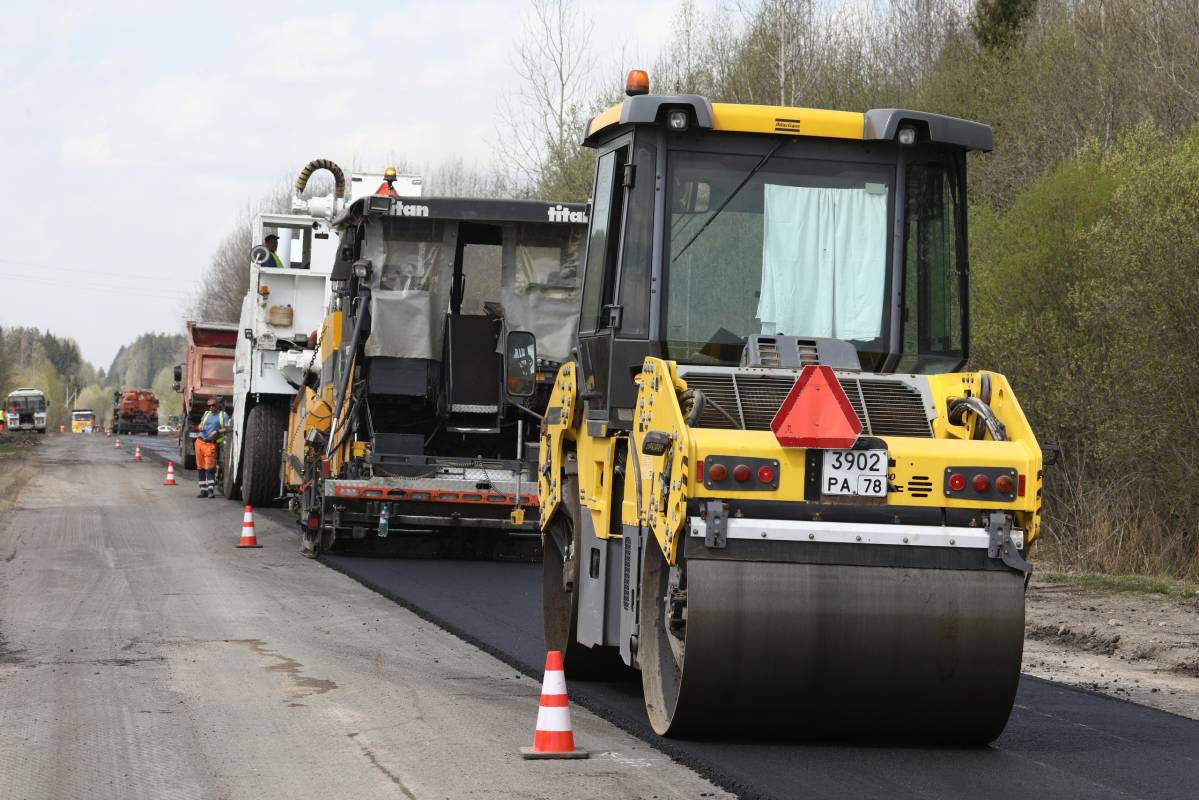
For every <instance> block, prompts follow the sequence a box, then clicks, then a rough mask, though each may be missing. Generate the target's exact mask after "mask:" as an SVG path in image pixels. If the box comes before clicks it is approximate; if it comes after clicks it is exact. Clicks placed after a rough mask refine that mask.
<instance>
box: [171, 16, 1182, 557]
mask: <svg viewBox="0 0 1199 800" xmlns="http://www.w3.org/2000/svg"><path fill="white" fill-rule="evenodd" d="M591 13H592V12H591V11H590V10H589V7H588V6H586V5H585V4H583V3H581V2H578V0H530V2H529V5H528V10H527V13H526V14H525V15H524V22H523V27H522V28H521V29H520V31H519V33H518V34H517V35H516V36H515V37H514V38H513V40H512V43H511V55H512V63H513V65H514V67H515V71H516V73H517V75H518V77H519V82H518V83H516V84H515V85H512V86H508V87H506V88H505V91H504V93H503V98H502V100H501V102H500V108H499V109H497V111H498V113H497V117H498V118H499V119H500V120H501V122H500V123H499V124H498V125H497V131H496V136H495V140H494V142H493V158H492V159H491V160H490V161H489V162H488V165H487V166H486V167H485V168H465V167H463V165H461V164H458V165H457V170H456V172H455V173H454V176H453V180H447V181H445V182H444V183H443V185H436V182H435V181H430V184H431V185H430V186H429V187H428V190H429V193H431V194H463V195H470V194H473V195H508V196H536V197H542V198H545V199H554V200H584V199H586V198H587V196H588V195H589V193H590V189H591V181H592V174H593V166H594V154H593V153H592V152H591V151H589V150H587V149H585V148H582V147H581V146H580V145H579V139H580V133H581V131H582V127H583V125H584V123H585V122H586V120H587V119H588V118H589V117H590V116H592V115H594V114H595V113H597V112H598V111H600V110H602V109H603V108H604V107H606V106H608V105H610V104H612V103H614V102H619V100H620V99H621V89H622V88H623V76H624V73H625V71H626V70H627V69H629V68H631V67H646V66H647V65H648V67H649V71H650V76H651V85H652V87H653V90H654V91H655V92H658V93H695V94H700V95H704V96H706V97H708V98H709V99H711V100H713V101H729V102H739V103H762V104H781V105H796V106H808V107H816V108H831V109H843V110H854V111H863V110H866V109H870V108H888V107H900V108H903V107H907V108H916V109H920V110H926V111H933V112H939V113H944V114H950V115H954V116H960V117H965V118H969V119H975V120H979V121H982V122H986V123H988V124H990V125H991V126H993V128H994V131H995V149H994V152H992V153H989V154H973V155H971V157H970V161H969V169H970V181H971V195H970V221H971V229H970V230H971V257H972V262H971V270H972V277H971V285H972V289H971V309H972V323H973V334H972V342H973V357H972V364H971V366H972V367H974V368H984V369H993V370H996V371H999V372H1003V373H1005V374H1006V375H1008V376H1009V378H1010V380H1011V382H1012V384H1013V386H1014V388H1015V389H1016V391H1017V393H1018V395H1019V397H1020V398H1021V402H1022V404H1023V406H1024V408H1025V410H1026V412H1027V413H1028V415H1029V417H1030V419H1031V421H1032V423H1033V426H1034V428H1035V429H1036V431H1037V433H1038V435H1039V437H1040V438H1041V440H1042V441H1046V442H1052V443H1055V444H1057V445H1059V446H1060V447H1061V448H1062V451H1063V457H1062V459H1061V460H1060V462H1059V464H1058V466H1057V467H1055V468H1053V469H1052V470H1051V471H1050V472H1049V478H1048V487H1047V492H1046V500H1045V511H1046V520H1047V526H1046V534H1047V535H1046V539H1045V542H1044V545H1043V548H1042V552H1041V554H1040V555H1041V557H1045V556H1050V557H1051V558H1052V559H1055V560H1059V561H1061V562H1063V563H1064V564H1065V565H1067V566H1073V567H1078V568H1085V569H1096V570H1104V571H1137V572H1157V573H1169V574H1176V575H1187V576H1191V577H1194V576H1196V575H1199V522H1196V520H1199V488H1196V486H1197V485H1199V484H1197V482H1196V480H1195V478H1196V473H1197V472H1199V444H1197V443H1199V437H1197V436H1195V435H1194V433H1195V428H1196V425H1197V424H1199V423H1197V420H1199V414H1197V413H1196V412H1197V411H1199V409H1197V408H1196V405H1197V404H1199V400H1196V399H1195V398H1199V377H1197V375H1196V372H1195V371H1194V370H1193V369H1190V368H1188V367H1189V362H1190V361H1191V360H1192V351H1193V350H1194V348H1195V346H1196V343H1197V342H1199V329H1197V327H1196V322H1195V312H1194V309H1196V308H1199V233H1197V230H1199V227H1197V225H1196V223H1197V222H1199V220H1197V219H1196V216H1197V215H1199V202H1197V201H1199V198H1197V197H1196V196H1195V195H1196V193H1197V192H1199V188H1197V187H1199V181H1197V180H1196V178H1199V174H1196V173H1199V128H1196V120H1197V116H1199V47H1197V46H1196V43H1197V42H1199V3H1196V2H1195V0H976V1H975V2H971V1H970V0H844V1H843V2H837V1H836V0H834V1H833V2H822V1H821V0H758V1H757V2H752V1H747V2H736V3H732V4H727V3H720V4H715V3H711V4H704V3H699V2H696V1H695V0H681V2H680V3H679V5H678V6H677V9H676V12H675V15H674V19H673V24H672V30H671V35H670V37H669V39H668V41H667V43H666V45H665V46H664V47H663V48H662V49H661V51H660V52H659V53H657V54H654V55H651V56H650V57H649V58H648V59H645V60H640V59H639V58H637V57H635V56H634V55H633V54H631V53H629V52H628V48H624V49H621V48H619V47H617V48H613V47H611V46H610V45H611V43H605V42H598V41H593V39H592V36H591V18H590V15H591ZM613 53H617V55H615V56H614V55H613ZM248 220H249V214H247V218H246V221H245V222H244V223H243V224H242V225H240V226H239V228H238V230H237V231H234V232H233V233H232V234H231V235H230V237H229V239H228V240H226V242H225V243H224V244H223V245H222V247H221V249H220V250H219V251H218V252H217V254H216V257H215V258H214V260H213V266H212V267H211V271H210V279H208V280H206V281H205V285H206V286H218V287H220V286H223V287H225V288H226V290H227V291H224V294H225V296H224V297H214V296H210V295H209V294H207V293H206V292H209V291H211V290H202V291H200V292H199V294H198V297H197V301H196V303H195V304H194V306H195V307H194V310H196V311H198V312H203V313H201V314H199V315H200V316H211V318H214V319H236V318H237V309H238V304H239V303H240V298H241V296H242V295H243V294H244V291H245V285H244V282H245V274H246V270H245V255H244V254H245V253H246V251H247V250H248V246H249V239H248V235H249V234H248V230H249V221H248ZM213 278H215V279H213ZM229 287H232V289H231V290H229Z"/></svg>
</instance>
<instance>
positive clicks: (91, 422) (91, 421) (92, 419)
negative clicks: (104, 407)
mask: <svg viewBox="0 0 1199 800" xmlns="http://www.w3.org/2000/svg"><path fill="white" fill-rule="evenodd" d="M95 427H96V412H95V411H92V410H91V409H90V408H76V409H75V410H73V411H72V412H71V433H91V432H92V429H94V428H95Z"/></svg>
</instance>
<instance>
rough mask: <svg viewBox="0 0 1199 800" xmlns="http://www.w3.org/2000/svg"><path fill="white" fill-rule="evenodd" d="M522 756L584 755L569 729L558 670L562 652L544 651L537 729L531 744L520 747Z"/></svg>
mask: <svg viewBox="0 0 1199 800" xmlns="http://www.w3.org/2000/svg"><path fill="white" fill-rule="evenodd" d="M520 754H521V755H522V756H524V757H525V758H587V757H588V756H589V755H590V753H588V752H587V751H586V750H576V749H575V735H574V732H573V731H571V729H570V703H569V701H568V700H567V699H566V673H565V672H563V671H562V653H561V652H559V651H557V650H551V651H549V652H548V653H546V654H545V678H544V679H543V680H542V683H541V706H540V708H538V709H537V730H536V731H535V732H534V733H533V746H532V747H522V748H520Z"/></svg>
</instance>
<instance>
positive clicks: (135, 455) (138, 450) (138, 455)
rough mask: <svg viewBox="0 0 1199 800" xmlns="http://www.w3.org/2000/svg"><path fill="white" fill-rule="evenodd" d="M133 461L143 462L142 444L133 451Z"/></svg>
mask: <svg viewBox="0 0 1199 800" xmlns="http://www.w3.org/2000/svg"><path fill="white" fill-rule="evenodd" d="M133 460H134V461H141V460H142V446H141V445H140V444H139V445H137V447H135V448H134V450H133Z"/></svg>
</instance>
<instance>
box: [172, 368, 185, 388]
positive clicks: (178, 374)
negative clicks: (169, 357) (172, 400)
mask: <svg viewBox="0 0 1199 800" xmlns="http://www.w3.org/2000/svg"><path fill="white" fill-rule="evenodd" d="M174 372H175V383H183V365H182V364H177V365H176V366H175V370H174ZM176 391H178V390H177V389H176Z"/></svg>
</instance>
